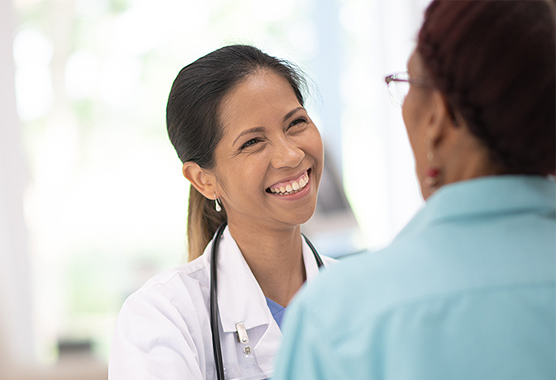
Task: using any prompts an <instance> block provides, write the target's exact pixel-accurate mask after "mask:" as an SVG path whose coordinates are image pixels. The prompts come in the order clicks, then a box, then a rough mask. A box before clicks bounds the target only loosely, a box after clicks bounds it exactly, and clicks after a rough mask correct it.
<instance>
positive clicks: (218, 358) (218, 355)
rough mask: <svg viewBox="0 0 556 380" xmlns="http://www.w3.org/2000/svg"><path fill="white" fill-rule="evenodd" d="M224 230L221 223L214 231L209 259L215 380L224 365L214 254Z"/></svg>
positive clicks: (222, 371)
mask: <svg viewBox="0 0 556 380" xmlns="http://www.w3.org/2000/svg"><path fill="white" fill-rule="evenodd" d="M225 228H226V223H222V224H221V225H220V227H218V229H217V230H216V235H215V236H214V242H213V244H212V253H211V257H210V261H211V262H210V329H211V333H212V350H213V352H214V364H215V365H216V378H217V379H218V380H224V363H223V362H222V349H221V348H220V333H219V329H218V315H219V312H218V297H216V294H218V293H217V290H218V289H217V276H216V269H217V265H216V254H217V252H218V246H219V245H220V237H221V236H222V233H223V232H224V229H225ZM215 332H216V333H215Z"/></svg>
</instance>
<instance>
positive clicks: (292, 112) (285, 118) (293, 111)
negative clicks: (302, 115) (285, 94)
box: [284, 107, 304, 121]
mask: <svg viewBox="0 0 556 380" xmlns="http://www.w3.org/2000/svg"><path fill="white" fill-rule="evenodd" d="M302 109H304V108H303V107H297V108H294V109H293V110H291V111H290V112H288V113H287V114H286V116H284V121H286V120H288V119H289V118H290V117H292V115H293V114H294V113H296V112H297V111H299V110H302Z"/></svg>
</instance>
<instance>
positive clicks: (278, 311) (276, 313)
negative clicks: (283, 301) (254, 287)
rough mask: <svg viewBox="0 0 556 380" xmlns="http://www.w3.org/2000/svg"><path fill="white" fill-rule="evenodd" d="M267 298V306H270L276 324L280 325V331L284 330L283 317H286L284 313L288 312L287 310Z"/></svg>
mask: <svg viewBox="0 0 556 380" xmlns="http://www.w3.org/2000/svg"><path fill="white" fill-rule="evenodd" d="M265 298H266V304H267V305H268V308H269V309H270V312H271V313H272V316H273V317H274V320H275V321H276V323H277V324H278V327H280V330H281V329H282V317H283V316H284V312H285V311H286V308H285V307H284V306H282V305H280V304H278V303H276V302H274V301H273V300H271V299H270V298H268V297H265Z"/></svg>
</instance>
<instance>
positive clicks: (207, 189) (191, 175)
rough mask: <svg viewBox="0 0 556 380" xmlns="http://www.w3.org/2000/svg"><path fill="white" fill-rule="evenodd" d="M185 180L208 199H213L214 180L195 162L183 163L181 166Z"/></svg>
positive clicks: (210, 174) (214, 191) (214, 192)
mask: <svg viewBox="0 0 556 380" xmlns="http://www.w3.org/2000/svg"><path fill="white" fill-rule="evenodd" d="M182 172H183V175H184V177H185V178H187V179H188V180H189V182H191V184H192V185H193V186H194V187H195V189H197V191H198V192H199V193H201V194H203V195H204V196H205V197H206V198H208V199H214V198H215V196H216V195H217V194H216V178H215V177H214V175H213V174H212V172H211V171H210V170H206V169H203V168H201V167H200V166H199V165H197V164H196V163H195V162H185V163H184V164H183V166H182Z"/></svg>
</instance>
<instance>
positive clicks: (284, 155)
mask: <svg viewBox="0 0 556 380" xmlns="http://www.w3.org/2000/svg"><path fill="white" fill-rule="evenodd" d="M303 157H305V152H304V151H303V149H301V148H300V147H299V146H298V145H297V144H294V143H292V142H290V141H288V140H283V141H281V142H280V143H279V144H277V145H275V150H274V155H273V157H272V166H273V167H274V168H276V169H280V168H284V167H289V168H295V167H297V166H298V165H299V164H300V163H301V161H302V160H303Z"/></svg>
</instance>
